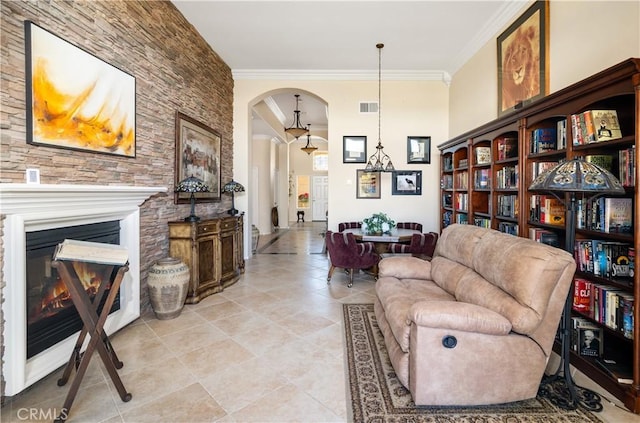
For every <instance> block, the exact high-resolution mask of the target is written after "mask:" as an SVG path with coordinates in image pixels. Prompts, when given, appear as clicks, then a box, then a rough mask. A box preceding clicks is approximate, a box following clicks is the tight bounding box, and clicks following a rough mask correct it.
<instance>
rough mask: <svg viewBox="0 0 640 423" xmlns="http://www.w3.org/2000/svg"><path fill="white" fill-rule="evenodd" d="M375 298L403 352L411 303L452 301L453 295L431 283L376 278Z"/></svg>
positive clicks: (420, 280) (408, 331)
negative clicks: (425, 300) (426, 300)
mask: <svg viewBox="0 0 640 423" xmlns="http://www.w3.org/2000/svg"><path fill="white" fill-rule="evenodd" d="M385 260H386V259H385ZM415 260H418V259H415ZM383 261H384V260H383ZM376 296H377V297H378V299H379V300H380V304H381V305H382V308H383V309H384V313H385V316H386V317H387V322H388V323H389V326H390V328H391V332H392V333H393V336H394V338H395V339H396V342H397V343H398V345H399V346H400V348H401V349H402V351H404V352H408V351H409V334H410V330H411V318H410V315H409V310H410V309H411V306H412V305H413V303H415V302H417V301H422V300H424V299H425V298H428V299H430V300H433V301H452V300H454V299H455V298H454V297H453V295H451V294H448V293H447V292H446V291H444V290H443V289H442V288H440V287H439V286H437V285H436V284H435V283H433V282H432V281H426V280H422V279H397V278H395V277H393V276H383V277H380V278H378V281H377V282H376Z"/></svg>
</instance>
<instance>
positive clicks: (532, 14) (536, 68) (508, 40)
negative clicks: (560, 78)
mask: <svg viewBox="0 0 640 423" xmlns="http://www.w3.org/2000/svg"><path fill="white" fill-rule="evenodd" d="M548 43H549V2H548V0H538V1H536V2H535V3H534V4H533V5H532V6H531V7H530V8H529V9H527V11H526V12H524V13H523V14H522V16H520V17H519V18H518V19H517V20H516V21H515V22H514V23H513V24H511V26H509V28H507V29H506V30H505V31H504V32H503V33H502V34H500V36H499V37H498V116H501V115H504V114H506V113H509V112H511V111H513V110H517V109H519V108H521V107H523V106H525V105H527V104H529V103H531V102H533V101H535V100H537V99H539V98H541V97H544V96H545V95H546V94H547V92H548V91H549V87H548V84H549V78H548V76H549V75H548V74H549V60H548V57H547V54H548V51H549V49H548V45H549V44H548Z"/></svg>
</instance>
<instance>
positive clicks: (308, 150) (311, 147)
mask: <svg viewBox="0 0 640 423" xmlns="http://www.w3.org/2000/svg"><path fill="white" fill-rule="evenodd" d="M309 128H311V125H307V145H305V146H304V147H302V148H301V149H300V150H302V151H304V152H305V153H307V154H311V153H313V152H314V151H316V150H317V149H318V147H315V146H314V145H313V144H311V130H310V129H309Z"/></svg>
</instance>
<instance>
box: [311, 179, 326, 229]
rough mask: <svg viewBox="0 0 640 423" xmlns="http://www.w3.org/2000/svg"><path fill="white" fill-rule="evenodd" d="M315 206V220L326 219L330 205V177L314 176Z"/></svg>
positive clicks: (313, 205) (313, 197)
mask: <svg viewBox="0 0 640 423" xmlns="http://www.w3.org/2000/svg"><path fill="white" fill-rule="evenodd" d="M312 199H313V204H312V206H311V207H313V209H312V211H311V214H312V215H313V216H312V218H313V220H326V219H327V210H328V207H329V177H328V176H314V177H313V196H312Z"/></svg>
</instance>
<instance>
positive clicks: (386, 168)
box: [364, 43, 396, 172]
mask: <svg viewBox="0 0 640 423" xmlns="http://www.w3.org/2000/svg"><path fill="white" fill-rule="evenodd" d="M376 47H377V48H378V145H376V152H375V153H373V154H372V155H371V157H369V161H368V162H367V166H366V167H365V168H364V170H366V171H369V172H393V171H394V170H396V169H395V168H394V167H393V163H392V162H391V157H389V156H388V155H387V154H386V153H385V152H384V147H382V139H381V137H380V110H381V109H382V100H381V92H382V90H381V86H382V48H383V47H384V44H382V43H379V44H376Z"/></svg>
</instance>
